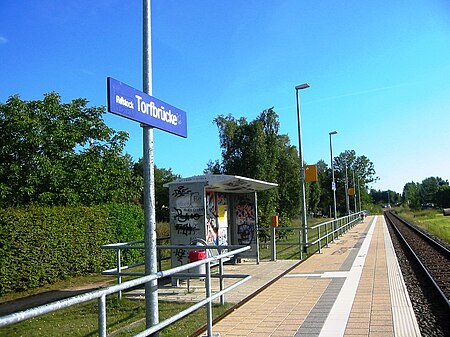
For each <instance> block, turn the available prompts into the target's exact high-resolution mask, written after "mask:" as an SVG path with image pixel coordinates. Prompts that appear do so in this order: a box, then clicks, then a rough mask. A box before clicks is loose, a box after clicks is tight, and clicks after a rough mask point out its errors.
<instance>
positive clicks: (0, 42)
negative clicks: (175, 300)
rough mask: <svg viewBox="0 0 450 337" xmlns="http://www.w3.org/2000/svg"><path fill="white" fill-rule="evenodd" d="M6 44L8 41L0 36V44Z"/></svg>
mask: <svg viewBox="0 0 450 337" xmlns="http://www.w3.org/2000/svg"><path fill="white" fill-rule="evenodd" d="M6 42H8V39H7V38H6V37H4V36H0V44H5V43H6Z"/></svg>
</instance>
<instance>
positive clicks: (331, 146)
mask: <svg viewBox="0 0 450 337" xmlns="http://www.w3.org/2000/svg"><path fill="white" fill-rule="evenodd" d="M336 134H337V131H331V132H330V133H329V135H330V156H331V177H332V183H331V189H332V190H333V211H334V219H335V220H336V219H337V211H336V182H335V181H334V164H333V143H332V142H331V136H332V135H336Z"/></svg>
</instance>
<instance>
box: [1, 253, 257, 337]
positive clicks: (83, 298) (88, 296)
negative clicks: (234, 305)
mask: <svg viewBox="0 0 450 337" xmlns="http://www.w3.org/2000/svg"><path fill="white" fill-rule="evenodd" d="M172 247H178V246H172ZM214 247H215V246H214ZM183 248H185V249H198V246H192V247H191V246H183ZM202 248H205V249H208V247H202ZM215 248H217V247H215ZM223 248H224V247H223ZM227 248H228V249H230V248H229V246H227ZM249 249H250V246H245V247H242V246H240V248H237V249H234V250H231V251H228V252H225V253H222V254H219V255H216V256H211V257H208V258H206V259H204V260H200V261H196V262H192V263H188V264H185V265H182V266H179V267H175V268H171V269H169V270H164V271H159V272H157V273H156V274H152V275H146V276H144V277H140V278H137V279H134V280H131V281H127V282H124V283H121V284H118V285H115V286H111V287H108V288H105V289H100V290H96V291H92V292H89V293H84V294H81V295H77V296H74V297H70V298H66V299H63V300H59V301H56V302H53V303H49V304H45V305H42V306H39V307H35V308H32V309H28V310H25V311H20V312H16V313H13V314H10V315H6V316H3V317H0V327H3V326H6V325H10V324H14V323H18V322H21V321H24V320H27V319H30V318H33V317H37V316H41V315H44V314H47V313H50V312H53V311H57V310H61V309H64V308H68V307H71V306H73V305H77V304H81V303H85V302H88V301H91V300H95V299H97V300H98V333H99V336H100V337H106V296H108V295H111V294H114V293H117V292H119V291H124V290H127V289H130V288H133V287H136V286H140V285H144V284H146V283H148V282H151V281H154V280H157V279H159V278H162V277H168V276H176V277H182V276H185V275H186V274H181V272H183V271H186V270H188V269H191V268H195V267H198V266H201V265H203V264H205V265H206V274H205V275H204V276H205V289H206V298H205V299H203V300H202V301H200V302H198V303H196V304H193V305H192V306H190V307H189V308H187V309H185V310H183V311H181V312H179V313H177V314H175V315H173V316H172V317H170V318H168V319H166V320H164V321H162V322H160V323H158V324H156V325H154V326H152V327H148V328H147V329H146V330H144V331H142V332H140V333H139V334H137V335H136V336H139V337H144V336H149V335H151V334H152V333H155V332H157V331H160V330H161V329H163V328H165V327H167V326H169V325H170V324H172V323H174V322H176V321H177V320H179V319H181V318H183V317H185V316H187V315H189V314H190V313H192V312H194V311H195V310H197V309H199V308H201V307H202V306H206V308H207V310H206V314H207V334H208V336H213V334H212V320H213V319H212V301H214V300H215V299H217V298H219V297H221V296H223V295H224V294H225V293H227V292H228V291H230V290H232V289H234V288H236V287H237V286H239V285H241V284H242V283H244V282H246V281H248V280H250V278H251V276H250V275H239V274H229V275H222V277H230V278H231V277H233V278H240V280H239V281H237V282H235V283H233V284H231V285H230V286H228V287H226V288H223V289H221V290H220V291H218V292H217V293H215V294H212V293H211V278H212V277H214V276H213V275H211V263H214V262H217V261H219V263H220V261H221V260H222V259H224V258H229V257H231V256H233V255H236V254H239V253H242V252H244V251H246V250H249ZM202 276H203V275H202Z"/></svg>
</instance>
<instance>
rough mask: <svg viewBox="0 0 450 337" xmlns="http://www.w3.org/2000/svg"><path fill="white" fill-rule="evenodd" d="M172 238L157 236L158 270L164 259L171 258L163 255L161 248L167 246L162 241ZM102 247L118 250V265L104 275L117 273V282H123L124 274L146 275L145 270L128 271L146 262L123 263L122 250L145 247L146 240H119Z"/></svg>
mask: <svg viewBox="0 0 450 337" xmlns="http://www.w3.org/2000/svg"><path fill="white" fill-rule="evenodd" d="M168 240H170V236H163V237H158V238H156V243H157V244H158V246H157V247H156V251H157V257H156V260H157V262H158V270H159V271H161V270H162V261H165V260H170V256H162V254H161V250H163V249H165V248H167V247H166V246H161V245H160V243H161V242H163V241H168ZM101 248H102V249H114V250H115V251H116V267H115V268H112V269H108V270H105V271H103V272H102V274H103V275H116V276H117V284H121V283H122V276H144V275H145V273H144V272H127V271H126V270H129V269H132V268H136V267H139V266H143V265H145V262H139V263H134V264H131V265H126V266H123V265H122V250H128V249H140V250H143V249H145V246H144V240H138V241H130V242H119V243H111V244H107V245H102V246H101ZM118 297H119V300H121V299H122V291H119V292H118Z"/></svg>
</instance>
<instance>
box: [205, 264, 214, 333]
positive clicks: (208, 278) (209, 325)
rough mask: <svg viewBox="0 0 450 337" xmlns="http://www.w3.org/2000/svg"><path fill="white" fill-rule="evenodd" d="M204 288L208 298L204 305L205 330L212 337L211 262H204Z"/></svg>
mask: <svg viewBox="0 0 450 337" xmlns="http://www.w3.org/2000/svg"><path fill="white" fill-rule="evenodd" d="M205 288H206V298H207V299H208V304H207V305H206V325H207V328H206V331H207V336H208V337H212V336H213V332H212V322H213V318H212V303H211V263H210V262H207V263H206V279H205Z"/></svg>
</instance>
